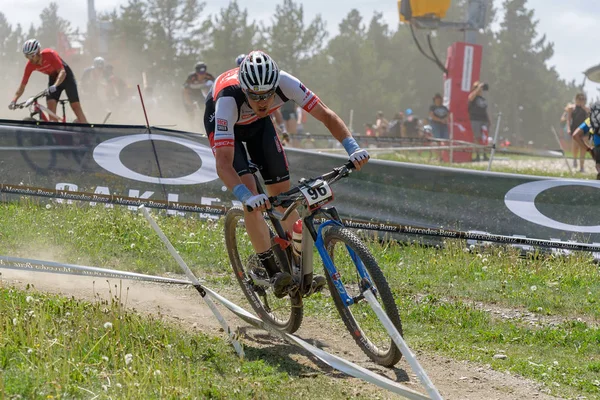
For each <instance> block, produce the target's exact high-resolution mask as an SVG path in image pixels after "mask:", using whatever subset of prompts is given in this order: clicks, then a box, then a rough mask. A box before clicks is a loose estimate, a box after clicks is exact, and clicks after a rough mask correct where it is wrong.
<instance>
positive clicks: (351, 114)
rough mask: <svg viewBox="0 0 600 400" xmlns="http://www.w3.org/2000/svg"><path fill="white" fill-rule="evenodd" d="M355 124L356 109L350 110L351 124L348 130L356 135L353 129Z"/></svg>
mask: <svg viewBox="0 0 600 400" xmlns="http://www.w3.org/2000/svg"><path fill="white" fill-rule="evenodd" d="M353 123H354V109H351V110H350V122H348V129H349V130H350V133H352V134H354V129H353V128H352V124H353Z"/></svg>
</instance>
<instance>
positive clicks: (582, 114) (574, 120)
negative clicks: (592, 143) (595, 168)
mask: <svg viewBox="0 0 600 400" xmlns="http://www.w3.org/2000/svg"><path fill="white" fill-rule="evenodd" d="M586 102H587V98H586V96H585V94H584V93H577V95H576V96H575V106H572V107H568V108H567V125H568V126H569V132H570V133H571V135H573V133H575V130H576V129H577V128H579V126H580V125H581V124H583V123H584V122H585V120H586V118H587V117H589V115H590V109H589V108H588V107H587V106H586ZM586 149H587V147H584V146H582V145H581V144H580V143H579V142H578V141H577V140H573V144H572V150H573V167H575V168H577V158H578V155H579V172H584V168H583V163H584V161H585V152H586Z"/></svg>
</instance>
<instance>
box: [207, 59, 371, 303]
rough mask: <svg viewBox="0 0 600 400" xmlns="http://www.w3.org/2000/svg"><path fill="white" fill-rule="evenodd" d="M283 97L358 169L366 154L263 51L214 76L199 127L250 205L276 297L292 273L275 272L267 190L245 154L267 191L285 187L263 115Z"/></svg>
mask: <svg viewBox="0 0 600 400" xmlns="http://www.w3.org/2000/svg"><path fill="white" fill-rule="evenodd" d="M288 100H291V101H294V102H295V103H297V104H298V105H299V106H300V107H302V108H303V109H304V110H305V111H306V112H308V113H310V114H311V115H312V116H313V117H315V118H316V119H318V120H319V121H321V122H322V123H323V125H325V127H326V128H327V129H328V130H329V131H330V132H331V134H332V135H333V136H334V137H335V138H336V139H337V140H338V141H340V142H341V143H342V145H343V146H344V148H345V149H346V151H347V153H348V155H349V157H350V160H352V162H353V163H354V165H355V166H356V168H357V169H360V168H361V167H362V166H363V165H364V164H366V163H367V161H368V160H369V154H368V153H367V152H366V151H365V150H363V149H361V148H360V146H359V145H358V143H357V142H356V140H354V138H353V137H352V134H351V133H350V131H349V130H348V128H346V125H344V122H343V121H342V120H341V118H340V117H338V115H337V114H336V113H335V112H333V111H332V110H330V109H329V108H327V106H326V105H325V104H323V102H322V101H321V100H319V97H318V96H317V95H316V94H314V93H313V92H312V91H310V90H309V89H308V88H307V87H306V86H304V85H303V84H302V82H300V81H299V80H298V79H297V78H296V77H294V76H292V75H290V74H288V73H287V72H284V71H280V70H279V68H278V67H277V64H276V63H275V61H273V59H271V57H270V56H269V55H267V54H265V53H264V52H262V51H253V52H251V53H250V54H248V56H246V57H245V58H244V60H243V61H242V63H241V65H240V66H239V68H234V69H231V70H229V71H227V72H224V73H223V74H221V75H220V76H218V77H217V79H216V81H215V84H214V85H213V87H212V89H211V91H210V92H209V93H208V96H207V100H206V109H205V113H204V126H205V128H206V132H207V134H208V137H209V140H210V144H211V147H212V149H213V152H214V154H215V158H216V164H217V174H218V175H219V177H220V178H221V180H222V181H223V183H224V184H225V186H227V188H228V189H229V190H231V191H232V192H233V194H234V196H235V197H236V198H237V199H238V200H239V201H241V202H242V203H243V204H244V205H245V206H250V207H251V208H253V209H254V211H252V212H248V211H247V210H246V207H244V210H245V211H244V212H245V217H244V218H245V222H246V223H245V225H246V229H247V230H248V235H249V236H250V239H251V241H252V244H253V246H254V250H255V251H256V253H257V255H258V258H259V259H260V260H261V263H262V266H263V267H264V269H265V270H266V272H267V274H268V275H269V278H270V279H271V283H272V286H273V292H274V294H275V295H276V296H278V297H283V296H285V295H286V294H287V291H288V289H289V287H290V285H291V284H292V277H291V276H290V274H288V273H287V272H282V271H280V269H279V267H278V264H277V262H276V260H275V256H274V254H273V251H272V249H271V240H270V237H269V231H268V227H267V225H266V223H265V221H264V219H263V215H262V211H264V210H265V209H267V208H269V207H270V206H271V205H270V204H269V200H268V197H267V196H266V195H264V194H258V192H257V188H256V184H255V182H254V179H253V178H252V176H251V175H249V161H248V159H249V157H248V155H249V156H250V159H251V160H252V162H253V163H254V164H257V165H258V167H259V170H260V173H261V175H262V177H263V179H264V181H265V184H266V187H267V192H268V194H269V195H270V196H275V195H277V194H279V193H281V192H284V191H286V190H289V189H290V182H289V177H290V176H289V169H288V164H287V160H286V157H285V151H284V149H283V146H282V145H281V142H280V141H279V138H278V137H277V134H276V132H275V128H274V126H273V123H272V121H271V118H268V117H269V115H270V114H272V113H273V112H275V110H277V109H278V108H280V107H281V106H282V105H283V104H284V103H285V102H286V101H288ZM244 143H245V144H246V148H244ZM246 149H247V152H246ZM294 213H295V214H294V215H291V217H290V218H288V219H287V220H286V221H285V222H284V228H285V229H286V230H287V231H288V232H291V231H292V225H293V224H294V222H295V221H296V220H298V218H299V215H298V214H297V213H296V212H294ZM320 278H322V277H320Z"/></svg>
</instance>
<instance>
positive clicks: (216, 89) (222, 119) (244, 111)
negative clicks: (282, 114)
mask: <svg viewBox="0 0 600 400" xmlns="http://www.w3.org/2000/svg"><path fill="white" fill-rule="evenodd" d="M279 74H280V80H279V87H278V88H277V89H276V91H275V99H274V100H273V103H272V104H271V107H270V108H269V110H268V114H271V113H273V112H274V111H275V110H277V109H278V108H280V107H281V106H282V105H283V104H284V103H285V102H287V101H288V100H291V101H294V102H295V103H296V104H298V105H299V106H300V107H302V108H303V109H304V110H305V111H307V112H310V111H311V110H312V109H313V108H314V107H315V106H316V105H317V104H318V103H319V98H318V97H317V95H316V94H314V93H313V92H312V91H310V90H309V89H308V88H307V87H306V86H304V85H303V84H302V82H300V80H298V78H296V77H295V76H292V75H290V74H288V73H287V72H285V71H280V73H279ZM206 103H207V107H206V112H207V113H213V109H214V114H213V115H210V116H209V121H211V122H212V124H211V125H212V130H210V131H208V130H207V134H209V136H211V135H213V134H214V137H213V145H214V147H215V148H217V147H223V146H233V145H234V142H235V132H236V131H240V130H244V129H243V128H244V127H245V126H248V125H250V124H252V123H253V122H256V121H258V120H259V118H258V116H257V115H256V114H255V113H254V111H253V110H252V108H251V107H250V105H249V104H248V102H247V100H246V95H245V94H244V92H243V91H242V88H241V87H240V82H239V80H238V68H234V69H231V70H229V71H227V72H224V73H223V74H221V75H219V76H218V77H217V79H216V80H215V83H214V85H213V87H212V89H211V90H210V92H209V93H208V96H207V102H206ZM211 103H212V104H211ZM213 107H214V108H213ZM265 118H267V117H265Z"/></svg>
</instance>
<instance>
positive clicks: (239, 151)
mask: <svg viewBox="0 0 600 400" xmlns="http://www.w3.org/2000/svg"><path fill="white" fill-rule="evenodd" d="M207 106H208V104H207ZM211 114H212V113H206V114H205V118H204V127H205V128H206V132H208V133H209V134H208V139H209V140H210V145H211V147H212V148H213V152H214V151H215V148H214V146H213V140H214V139H213V138H214V131H215V127H214V125H215V123H214V117H213V121H212V122H210V117H208V116H210V115H211ZM234 129H235V130H234V133H235V144H234V146H235V150H234V157H233V168H235V170H236V172H237V173H238V175H239V176H242V175H245V174H249V173H250V169H249V167H250V164H249V160H248V155H250V160H251V161H252V163H254V164H256V165H257V167H258V170H259V171H260V174H261V176H262V178H263V180H264V181H265V184H266V185H271V184H274V183H278V182H284V181H287V180H289V179H290V170H289V168H288V162H287V158H286V156H285V151H284V149H283V146H282V145H281V142H280V141H279V137H278V136H277V132H276V131H275V127H274V126H273V122H272V121H271V118H269V117H267V118H261V119H259V120H257V121H255V122H253V123H251V124H248V125H236V126H235V128H234ZM244 143H245V144H246V146H245V147H244ZM246 150H247V151H246Z"/></svg>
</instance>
